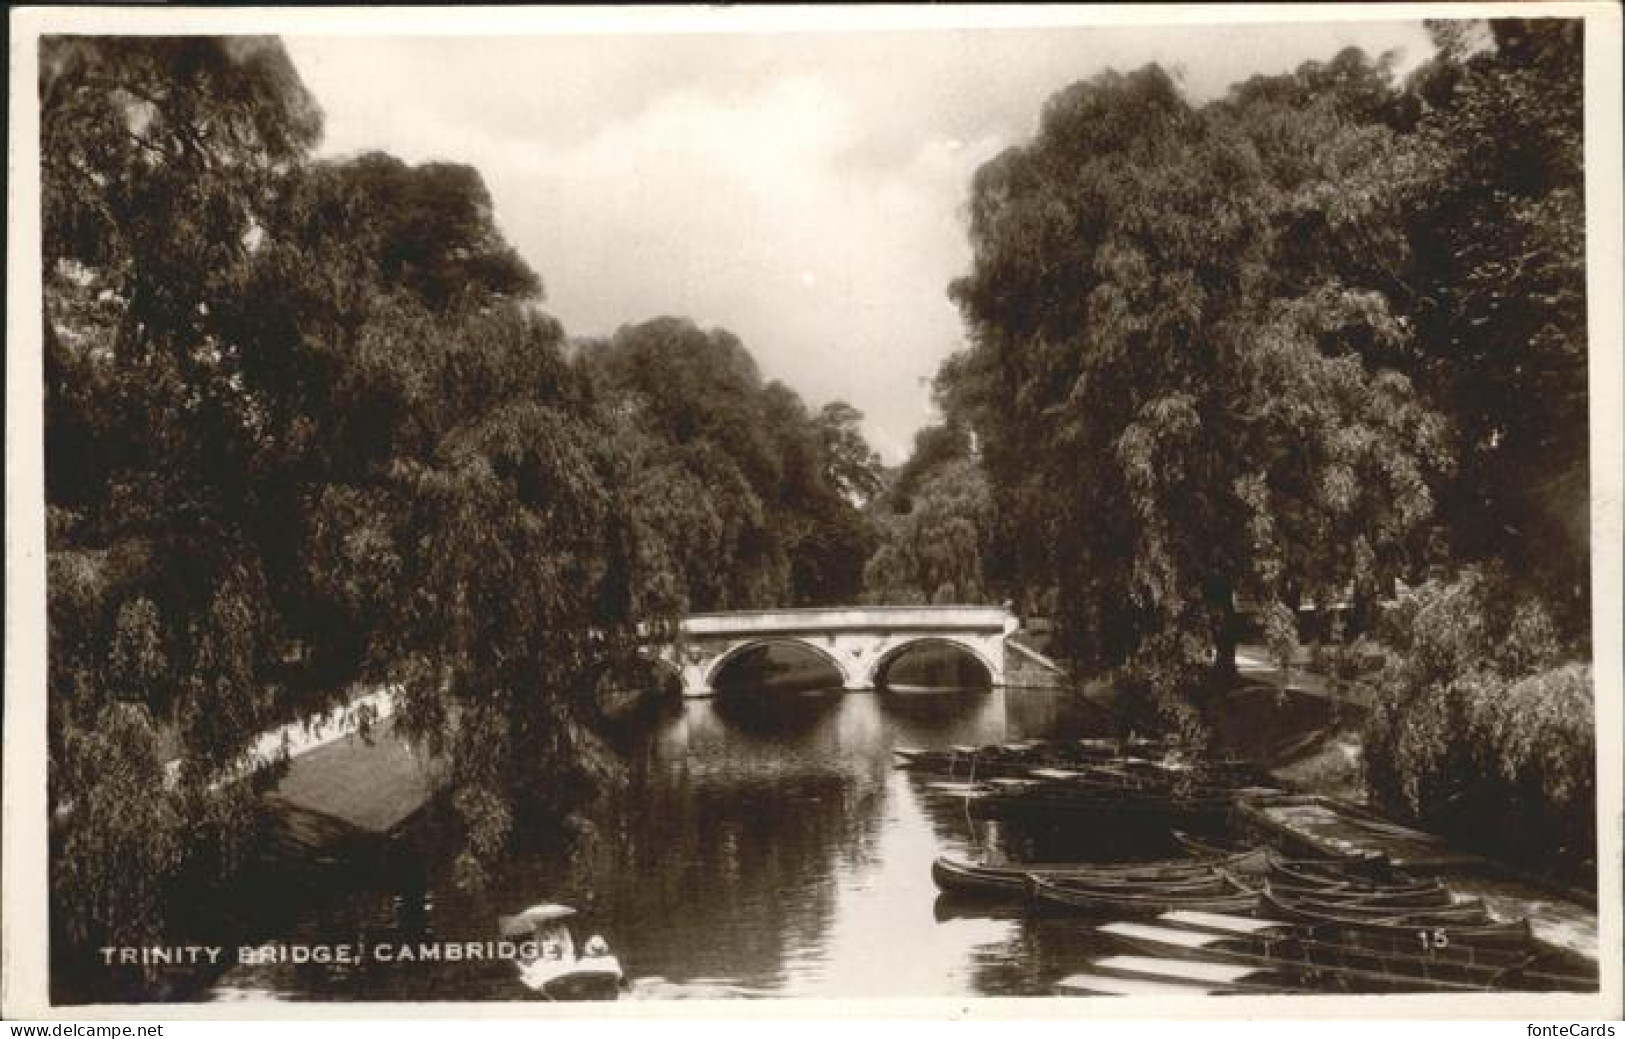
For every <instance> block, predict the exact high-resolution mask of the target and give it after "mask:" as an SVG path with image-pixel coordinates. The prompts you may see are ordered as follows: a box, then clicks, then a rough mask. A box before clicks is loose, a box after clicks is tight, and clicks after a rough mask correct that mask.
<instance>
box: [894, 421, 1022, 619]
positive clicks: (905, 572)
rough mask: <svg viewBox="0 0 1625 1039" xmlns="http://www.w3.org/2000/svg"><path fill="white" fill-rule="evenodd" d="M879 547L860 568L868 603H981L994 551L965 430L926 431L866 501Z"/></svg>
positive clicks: (988, 507)
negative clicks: (882, 486)
mask: <svg viewBox="0 0 1625 1039" xmlns="http://www.w3.org/2000/svg"><path fill="white" fill-rule="evenodd" d="M869 515H870V517H871V519H872V521H873V523H874V525H875V530H876V537H877V539H878V547H877V548H876V549H875V551H874V554H873V555H872V556H870V557H869V560H868V562H867V564H865V566H864V571H863V584H864V595H865V597H866V598H867V600H868V601H870V602H876V603H892V604H912V603H984V602H988V601H989V600H991V599H992V598H993V590H992V588H991V587H990V586H989V584H988V575H989V573H990V571H991V567H990V566H989V565H988V558H989V556H990V554H991V553H992V552H993V543H992V542H993V530H992V523H993V513H992V503H991V502H990V501H989V499H988V488H987V479H986V477H985V476H984V475H983V471H982V467H981V464H980V462H979V461H978V459H977V458H976V456H975V453H974V451H973V450H972V445H971V439H970V434H969V431H968V430H967V429H965V428H964V426H962V425H960V424H957V423H952V422H950V423H947V424H944V425H939V426H928V427H926V428H925V429H922V430H920V432H919V433H917V434H916V435H915V437H914V452H913V453H912V454H911V455H910V456H909V458H908V461H907V462H905V463H904V464H903V465H902V466H901V467H900V468H899V469H898V470H897V472H896V473H895V474H893V477H892V480H891V482H890V485H889V486H888V487H887V488H886V490H885V491H884V493H882V494H880V495H877V496H876V498H875V499H874V500H873V501H872V502H871V504H870V509H869Z"/></svg>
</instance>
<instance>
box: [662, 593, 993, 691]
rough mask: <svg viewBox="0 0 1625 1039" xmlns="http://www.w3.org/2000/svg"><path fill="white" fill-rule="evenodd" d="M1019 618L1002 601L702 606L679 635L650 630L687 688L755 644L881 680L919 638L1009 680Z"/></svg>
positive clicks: (850, 676) (866, 685)
mask: <svg viewBox="0 0 1625 1039" xmlns="http://www.w3.org/2000/svg"><path fill="white" fill-rule="evenodd" d="M1018 627H1019V624H1018V622H1017V620H1016V618H1015V616H1014V615H1013V614H1012V613H1011V612H1010V611H1009V610H1006V609H1004V608H1002V607H998V606H851V607H846V606H840V607H822V608H814V609H782V610H748V611H737V612H732V613H702V614H693V615H691V616H689V617H687V618H685V619H684V620H683V621H682V623H681V624H680V625H679V627H678V631H677V635H676V639H675V641H673V642H668V641H663V640H657V639H656V638H655V637H651V644H650V646H649V650H650V652H651V654H652V655H653V656H655V657H656V658H657V659H659V660H661V661H662V662H664V663H665V664H666V665H667V666H669V667H671V668H673V669H674V670H675V671H676V672H677V673H678V674H679V675H680V676H681V680H682V686H683V692H684V694H685V695H688V696H708V695H710V694H711V693H713V692H714V691H715V685H714V680H715V678H716V676H717V674H718V672H719V671H720V670H721V668H722V666H723V665H724V664H726V662H727V661H728V660H730V659H732V658H733V657H735V656H736V655H737V654H739V653H741V652H744V651H745V650H748V649H750V648H751V647H753V646H759V645H768V644H770V643H774V642H780V643H784V642H788V643H792V644H796V645H800V646H802V647H804V648H806V649H809V650H811V651H813V652H814V653H816V654H818V655H819V656H822V657H823V658H824V659H825V660H826V661H828V663H829V664H830V665H831V666H832V667H833V668H834V669H835V671H836V672H837V673H839V674H840V676H841V680H842V683H843V684H844V685H845V687H846V688H847V689H851V690H861V689H872V688H874V685H875V682H876V681H877V680H878V678H879V677H880V672H881V670H882V669H883V668H884V667H885V665H886V664H887V662H889V661H890V660H892V659H893V658H895V657H896V656H897V655H898V654H899V653H901V652H902V651H903V650H905V649H907V648H909V647H910V646H912V645H915V644H917V643H931V642H934V643H947V644H950V645H953V646H955V647H957V648H958V649H960V650H963V651H964V652H966V653H968V654H970V655H971V656H973V657H975V658H976V659H977V660H978V661H980V662H981V664H982V666H983V667H984V668H986V669H987V672H988V677H989V680H990V681H991V682H992V683H993V684H994V685H1003V684H1004V670H1005V646H1004V640H1005V637H1006V636H1008V635H1010V634H1011V633H1013V632H1015V631H1016V630H1017V628H1018Z"/></svg>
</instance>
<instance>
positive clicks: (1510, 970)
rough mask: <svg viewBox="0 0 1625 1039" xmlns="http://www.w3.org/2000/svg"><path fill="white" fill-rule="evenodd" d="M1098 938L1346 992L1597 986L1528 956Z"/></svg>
mask: <svg viewBox="0 0 1625 1039" xmlns="http://www.w3.org/2000/svg"><path fill="white" fill-rule="evenodd" d="M1097 930H1098V931H1099V932H1100V933H1102V934H1106V935H1109V936H1110V937H1112V938H1114V939H1115V940H1117V941H1119V942H1121V943H1122V944H1123V945H1125V946H1127V947H1128V948H1130V949H1133V950H1136V951H1138V952H1143V953H1146V954H1148V955H1151V956H1158V957H1176V958H1192V959H1197V960H1202V961H1212V962H1220V963H1232V964H1239V965H1250V966H1255V967H1263V968H1268V969H1271V970H1276V971H1281V972H1283V973H1286V974H1289V975H1292V976H1295V977H1297V978H1298V979H1299V980H1300V981H1302V982H1303V983H1305V984H1308V985H1314V986H1316V987H1321V988H1324V987H1337V988H1341V989H1343V990H1345V991H1350V992H1414V991H1459V992H1487V991H1505V990H1509V989H1515V988H1517V989H1528V990H1553V989H1570V990H1573V989H1584V988H1586V987H1588V985H1589V984H1594V982H1590V981H1589V979H1585V978H1580V977H1577V976H1572V975H1567V974H1562V973H1555V972H1551V971H1544V970H1540V969H1537V967H1536V964H1535V962H1534V958H1533V957H1528V956H1526V957H1523V958H1521V959H1518V960H1508V961H1504V962H1499V963H1484V962H1480V963H1474V962H1470V961H1466V960H1459V959H1449V958H1446V957H1442V956H1433V955H1428V954H1426V953H1418V954H1402V953H1396V952H1391V951H1389V952H1383V951H1377V950H1372V949H1366V948H1362V947H1360V946H1358V945H1343V944H1337V943H1332V942H1322V941H1318V940H1316V939H1312V938H1299V937H1286V938H1264V937H1259V936H1246V937H1244V936H1236V935H1220V934H1214V933H1211V932H1202V931H1192V930H1185V929H1183V928H1177V927H1167V926H1161V925H1158V924H1156V923H1141V922H1137V921H1119V922H1116V923H1110V924H1106V925H1103V926H1102V927H1100V928H1097ZM1328 983H1333V984H1332V985H1328Z"/></svg>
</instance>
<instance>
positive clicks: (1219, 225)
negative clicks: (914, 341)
mask: <svg viewBox="0 0 1625 1039" xmlns="http://www.w3.org/2000/svg"><path fill="white" fill-rule="evenodd" d="M1333 71H1335V72H1336V73H1337V74H1336V75H1332V76H1326V75H1325V74H1324V73H1325V69H1324V68H1323V67H1321V66H1310V67H1306V68H1304V69H1300V70H1299V71H1298V73H1296V74H1294V76H1291V77H1286V78H1285V79H1284V80H1282V81H1279V82H1277V83H1276V84H1275V86H1277V87H1278V88H1279V89H1276V90H1266V89H1262V88H1263V87H1264V86H1265V85H1266V84H1264V83H1262V82H1255V83H1253V84H1251V85H1250V86H1249V87H1247V88H1238V89H1237V90H1236V91H1234V92H1233V93H1232V95H1231V96H1230V97H1228V98H1226V99H1225V100H1224V101H1223V102H1221V103H1215V104H1211V105H1208V106H1205V107H1202V108H1194V107H1192V106H1191V105H1190V104H1189V103H1187V101H1186V100H1185V99H1184V98H1183V97H1182V96H1181V95H1180V93H1179V91H1178V89H1177V87H1176V86H1175V84H1174V83H1173V82H1172V80H1170V79H1169V77H1168V76H1167V75H1166V74H1165V73H1163V72H1162V71H1161V70H1160V69H1158V68H1156V67H1155V66H1151V67H1147V68H1144V69H1141V70H1139V71H1137V72H1134V73H1131V74H1128V75H1119V74H1116V73H1107V74H1105V75H1102V76H1099V77H1097V78H1095V79H1092V80H1089V81H1086V82H1082V83H1078V84H1075V85H1074V86H1072V87H1069V88H1067V89H1066V90H1063V91H1061V92H1060V93H1059V94H1057V95H1055V96H1054V97H1052V98H1051V99H1050V100H1049V102H1048V103H1047V104H1046V105H1045V107H1044V110H1043V115H1042V119H1041V122H1040V127H1039V131H1038V134H1037V136H1036V138H1035V139H1034V140H1033V141H1032V142H1031V143H1029V144H1027V145H1024V146H1022V147H1018V148H1014V149H1011V150H1009V151H1007V152H1005V153H1004V154H1002V155H1000V156H999V157H997V158H996V159H994V160H993V161H992V162H990V163H989V164H987V165H986V166H984V167H983V168H982V169H981V170H980V171H978V173H977V175H976V179H975V183H974V187H973V191H972V198H971V206H970V235H971V243H972V246H973V249H974V264H973V268H972V270H971V272H970V273H969V274H968V275H967V276H965V277H963V278H961V279H960V280H958V281H956V282H955V283H954V285H953V287H952V295H953V297H954V298H955V299H956V300H957V301H958V303H959V305H960V307H961V310H962V312H963V313H964V315H965V318H966V320H967V322H968V324H969V326H970V330H971V335H972V340H973V346H972V348H971V349H970V351H969V352H968V353H967V354H966V355H964V356H962V357H959V358H956V359H955V361H954V362H953V364H952V365H950V366H948V367H947V368H945V369H944V372H943V376H942V378H943V379H944V380H945V381H946V382H947V385H946V386H945V387H943V392H944V393H945V394H946V395H948V396H951V397H953V398H954V399H956V400H958V401H960V402H961V404H962V406H963V407H965V408H966V409H967V411H968V413H969V414H970V416H971V420H972V422H973V423H974V425H975V427H976V431H977V433H978V434H979V438H980V442H981V446H982V450H983V458H984V460H985V464H986V467H987V471H988V474H989V478H990V480H991V483H992V488H993V499H994V503H995V507H996V509H997V510H998V512H999V513H1000V517H999V521H998V526H999V529H1000V530H1001V533H1003V534H1005V535H1007V536H1011V537H1015V538H1019V539H1022V540H1023V541H1024V542H1026V544H1025V546H1024V550H1023V552H1022V554H1020V555H1019V556H1018V557H1017V559H1016V573H1015V576H1016V578H1017V580H1018V582H1019V583H1020V584H1023V585H1025V586H1027V587H1029V588H1031V587H1033V586H1039V587H1045V588H1053V589H1055V592H1056V595H1057V621H1058V622H1059V623H1058V634H1059V636H1060V641H1061V645H1062V646H1063V647H1064V650H1065V651H1066V652H1068V653H1069V655H1070V656H1071V657H1072V658H1073V659H1074V661H1076V662H1077V663H1079V664H1080V665H1082V666H1084V667H1092V668H1111V667H1117V666H1122V665H1125V664H1130V665H1134V666H1135V667H1136V669H1137V670H1138V671H1139V672H1140V673H1141V674H1142V675H1143V676H1144V677H1146V678H1148V679H1149V680H1150V682H1151V685H1152V686H1153V687H1157V688H1161V689H1164V690H1184V689H1188V688H1190V687H1191V686H1193V685H1195V684H1197V683H1200V682H1202V681H1204V680H1206V679H1210V678H1212V677H1214V676H1215V675H1217V676H1220V677H1222V676H1224V675H1225V674H1227V673H1228V672H1229V671H1230V670H1231V669H1232V668H1233V659H1234V637H1235V631H1236V623H1235V617H1234V612H1235V604H1236V602H1237V600H1238V598H1239V597H1251V598H1253V599H1257V600H1261V601H1262V602H1264V603H1271V602H1284V603H1287V604H1290V605H1293V606H1296V605H1298V604H1299V603H1300V602H1314V601H1319V602H1323V603H1325V602H1329V601H1331V600H1333V599H1334V598H1336V597H1340V596H1341V595H1343V594H1345V592H1346V591H1347V590H1349V589H1352V590H1353V593H1354V594H1355V595H1356V596H1358V597H1361V598H1362V599H1370V598H1372V597H1374V596H1375V595H1376V593H1377V592H1378V590H1379V589H1380V588H1381V586H1382V584H1383V582H1384V581H1385V580H1387V579H1390V578H1391V577H1392V576H1394V574H1395V573H1396V572H1398V570H1399V569H1400V568H1401V567H1403V566H1404V565H1405V563H1406V560H1407V549H1408V547H1409V539H1410V537H1411V535H1412V534H1413V532H1415V531H1416V530H1417V529H1418V527H1419V526H1420V524H1421V523H1422V521H1423V520H1424V519H1426V517H1427V516H1428V515H1429V512H1430V508H1431V498H1430V492H1429V490H1428V478H1429V476H1430V474H1431V473H1432V472H1433V471H1434V470H1435V469H1437V468H1439V467H1440V466H1442V465H1444V464H1445V455H1444V454H1443V453H1442V452H1443V440H1442V437H1443V430H1442V426H1441V424H1440V422H1439V421H1438V419H1437V417H1436V416H1435V415H1433V414H1432V413H1431V412H1430V411H1428V410H1427V409H1426V408H1425V407H1424V406H1423V405H1422V404H1421V403H1420V402H1419V401H1418V400H1417V398H1416V395H1415V393H1414V392H1413V390H1412V388H1411V386H1410V383H1409V381H1408V380H1407V379H1406V378H1405V377H1404V376H1403V375H1402V374H1400V373H1399V372H1397V371H1395V370H1393V368H1391V367H1390V366H1389V363H1390V362H1389V359H1390V358H1393V357H1395V356H1398V355H1399V354H1400V352H1401V351H1402V350H1403V349H1404V347H1405V344H1406V340H1407V336H1408V330H1407V328H1406V326H1405V324H1404V322H1403V321H1401V320H1399V319H1398V318H1397V317H1396V316H1395V314H1394V313H1393V312H1392V310H1391V308H1390V306H1389V302H1388V299H1387V296H1386V295H1385V294H1384V291H1383V287H1384V286H1383V285H1382V284H1381V282H1380V281H1379V280H1378V279H1377V276H1376V275H1373V274H1372V273H1371V272H1370V271H1369V270H1367V269H1365V268H1363V267H1362V266H1361V265H1359V264H1354V263H1350V262H1347V257H1348V256H1351V255H1352V256H1356V257H1358V256H1363V255H1364V253H1365V252H1366V251H1367V249H1368V247H1369V243H1371V242H1378V243H1382V245H1381V247H1382V248H1402V245H1401V244H1396V243H1397V242H1398V239H1397V236H1387V235H1385V232H1384V228H1385V227H1386V224H1387V222H1388V221H1390V220H1391V219H1392V217H1391V214H1390V213H1389V212H1387V211H1386V209H1385V208H1384V204H1383V200H1382V199H1380V198H1377V197H1372V198H1361V197H1357V196H1351V195H1350V194H1347V193H1345V191H1344V189H1343V184H1344V182H1345V181H1346V180H1348V179H1350V178H1351V177H1354V176H1355V175H1356V174H1357V173H1358V172H1359V171H1360V169H1361V168H1362V164H1365V163H1375V162H1378V161H1380V160H1381V158H1382V156H1383V155H1384V153H1385V149H1386V148H1388V147H1389V145H1390V137H1391V134H1392V131H1391V130H1390V129H1389V128H1387V127H1386V126H1385V125H1384V124H1383V123H1382V122H1381V121H1380V115H1381V113H1380V111H1379V112H1376V113H1370V114H1367V115H1363V116H1362V115H1360V114H1358V112H1357V110H1356V106H1354V105H1353V103H1352V102H1353V100H1354V99H1356V98H1359V97H1362V96H1365V95H1367V94H1370V93H1372V92H1375V93H1376V94H1377V95H1378V96H1379V97H1380V96H1382V95H1383V94H1384V92H1385V91H1386V90H1387V89H1388V88H1387V87H1386V76H1385V70H1384V69H1383V68H1382V67H1381V66H1380V65H1373V64H1371V63H1369V62H1367V61H1366V60H1365V59H1364V58H1363V56H1361V55H1359V54H1358V53H1357V52H1348V53H1345V54H1344V55H1341V56H1339V58H1338V59H1337V60H1336V67H1335V69H1334V70H1333ZM1320 80H1325V81H1327V83H1330V84H1331V85H1330V86H1328V85H1326V84H1325V83H1321V82H1319V81H1320ZM1389 259H1394V260H1402V259H1403V256H1402V255H1400V256H1397V257H1389Z"/></svg>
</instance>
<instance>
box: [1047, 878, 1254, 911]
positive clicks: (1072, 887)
mask: <svg viewBox="0 0 1625 1039" xmlns="http://www.w3.org/2000/svg"><path fill="white" fill-rule="evenodd" d="M1027 884H1028V887H1027V893H1028V897H1029V898H1031V899H1032V900H1033V901H1034V902H1035V903H1036V904H1037V905H1039V906H1041V907H1043V908H1045V909H1049V910H1054V911H1059V912H1070V913H1088V914H1091V915H1095V916H1155V915H1157V914H1158V913H1166V912H1168V911H1170V910H1174V909H1199V910H1204V911H1208V912H1217V913H1245V912H1249V911H1251V910H1253V909H1255V908H1256V907H1257V906H1258V898H1259V896H1258V893H1257V892H1256V891H1249V890H1247V889H1246V888H1244V887H1241V886H1240V885H1238V884H1236V883H1234V882H1233V881H1232V882H1230V883H1229V884H1227V885H1225V886H1224V887H1223V888H1221V889H1220V890H1217V891H1201V892H1192V891H1179V890H1164V891H1145V892H1143V893H1140V892H1135V891H1133V890H1132V889H1129V888H1122V887H1098V886H1097V887H1087V886H1082V885H1080V884H1077V883H1076V882H1074V883H1069V884H1063V883H1058V882H1056V881H1054V880H1050V879H1048V878H1046V877H1042V876H1039V875H1037V874H1029V875H1028V877H1027Z"/></svg>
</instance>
